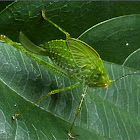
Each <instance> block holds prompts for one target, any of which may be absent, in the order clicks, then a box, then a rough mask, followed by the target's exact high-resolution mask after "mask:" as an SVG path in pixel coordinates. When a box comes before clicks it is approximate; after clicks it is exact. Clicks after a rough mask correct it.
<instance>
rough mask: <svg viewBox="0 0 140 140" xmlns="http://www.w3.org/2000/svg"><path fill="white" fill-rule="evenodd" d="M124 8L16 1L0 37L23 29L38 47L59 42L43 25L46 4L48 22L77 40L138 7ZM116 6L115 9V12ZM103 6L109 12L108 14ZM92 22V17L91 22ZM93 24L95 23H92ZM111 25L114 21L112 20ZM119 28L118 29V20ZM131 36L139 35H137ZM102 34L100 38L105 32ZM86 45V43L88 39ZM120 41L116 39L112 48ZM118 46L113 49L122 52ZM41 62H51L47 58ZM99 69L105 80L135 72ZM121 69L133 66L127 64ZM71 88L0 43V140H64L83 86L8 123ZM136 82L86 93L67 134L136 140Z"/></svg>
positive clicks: (139, 123) (139, 121) (139, 88)
mask: <svg viewBox="0 0 140 140" xmlns="http://www.w3.org/2000/svg"><path fill="white" fill-rule="evenodd" d="M128 3H129V2H128ZM128 3H127V4H126V3H124V2H117V3H116V2H115V3H112V2H109V1H108V2H79V3H78V2H70V1H63V2H62V3H61V2H58V1H57V2H45V1H44V2H43V1H41V2H39V1H36V2H19V1H18V2H14V3H13V4H11V5H10V6H9V7H8V8H7V9H5V10H4V11H3V12H2V13H0V23H1V24H0V33H3V34H6V35H7V36H8V37H10V38H11V39H13V40H15V41H17V40H18V39H17V38H18V32H19V31H20V30H22V31H24V33H25V34H26V35H27V36H29V37H30V39H32V41H33V42H34V43H37V44H40V43H43V42H45V41H47V40H50V39H59V38H62V37H64V36H63V35H62V34H61V33H59V34H57V33H58V32H59V31H57V29H55V28H54V27H53V26H51V25H49V24H48V23H47V22H44V21H42V18H41V15H40V11H41V10H42V8H44V5H47V9H48V11H47V15H48V17H49V18H50V19H52V20H53V21H54V22H56V23H57V24H58V25H60V26H61V27H63V28H64V29H65V30H66V31H68V32H69V33H70V34H71V35H72V37H76V36H78V35H80V34H81V33H82V32H83V31H84V30H85V29H88V27H90V26H92V25H94V24H95V23H96V22H97V21H104V20H105V19H109V18H110V17H114V16H115V15H120V14H124V13H137V11H138V10H139V4H138V3H135V4H134V2H131V4H132V5H131V7H130V8H129V7H128V5H130V4H128ZM115 4H116V5H119V6H120V8H118V7H117V6H116V5H115ZM124 4H125V5H126V7H125V5H124ZM105 5H106V6H105ZM113 5H114V6H115V7H113ZM108 6H110V7H111V11H110V10H109V8H108ZM123 7H125V8H123ZM132 7H133V8H132ZM93 8H94V10H93ZM100 8H103V9H104V10H103V9H102V10H101V9H100ZM127 8H128V11H127ZM131 8H132V9H131ZM116 9H118V12H115V13H113V12H112V10H114V11H115V10H116ZM120 9H122V10H120ZM133 9H135V11H134V10H133ZM137 9H138V10H137ZM101 11H102V12H101ZM105 11H107V12H105ZM93 13H96V14H97V15H98V16H97V15H96V14H95V15H96V16H94V14H93ZM102 13H105V15H106V16H104V15H102ZM100 14H101V16H100ZM7 15H8V16H7ZM78 17H80V18H78ZM91 17H94V18H93V19H91ZM97 17H100V18H97ZM126 17H127V16H126ZM133 18H134V17H133ZM85 19H86V20H85ZM87 19H89V20H87ZM95 19H96V21H95V22H93V20H95ZM114 20H117V18H115V19H114ZM136 20H137V17H136ZM130 21H131V20H130ZM130 21H129V23H130ZM133 21H134V20H133ZM133 21H132V22H133ZM92 22H93V23H92ZM108 22H111V20H109V21H107V22H105V23H104V24H106V25H107V24H109V23H108ZM59 23H60V24H59ZM126 23H127V22H126ZM116 24H117V23H116ZM118 24H120V21H119V22H118ZM83 25H85V26H83ZM106 25H105V26H106ZM131 26H132V24H131ZM107 27H108V26H107ZM98 28H100V26H98ZM121 29H122V28H121ZM99 30H101V29H99ZM122 30H123V29H122ZM117 31H118V30H117V29H116V32H117ZM136 33H137V36H138V35H139V34H138V31H136ZM92 35H93V34H92ZM102 35H104V32H103V33H102ZM132 35H133V34H132ZM49 36H50V37H49ZM116 36H117V37H116V38H120V36H121V34H117V35H116ZM130 36H131V35H130ZM131 37H132V36H131ZM131 37H130V38H131ZM91 38H94V36H91ZM135 39H136V41H137V38H135V37H134V38H133V42H135ZM94 40H95V39H94ZM85 41H86V42H87V41H88V40H85ZM110 41H111V40H110ZM108 42H109V41H108ZM119 42H120V40H118V42H117V43H119ZM126 43H129V42H126ZM104 45H106V44H102V46H104ZM125 45H126V44H125ZM136 45H137V42H136ZM94 46H95V45H94ZM119 47H120V46H119ZM119 47H118V50H121V49H120V48H119ZM94 48H95V47H94ZM137 49H138V48H137ZM134 51H135V50H133V51H132V56H133V54H135V53H134ZM98 52H99V54H100V53H101V52H100V51H98ZM105 53H107V51H105ZM125 53H126V52H124V55H125ZM130 53H131V52H130ZM118 54H119V53H118ZM136 54H137V53H136ZM127 55H128V54H127ZM130 56H131V54H130ZM138 56H139V55H138ZM138 56H137V57H135V59H134V58H133V57H132V59H133V60H135V61H137V59H139V57H138ZM101 57H102V55H101ZM108 57H109V58H110V57H112V58H113V57H114V54H113V53H112V52H111V53H109V55H108ZM41 58H42V59H44V60H46V61H50V60H49V59H48V57H41ZM128 58H129V57H128ZM125 59H126V57H124V58H120V60H121V62H124V61H125V62H128V61H127V59H126V60H125ZM107 60H109V59H107ZM128 60H129V59H128ZM135 61H133V62H135ZM113 62H114V61H113ZM117 63H118V61H117ZM104 64H105V67H106V69H107V72H108V74H109V76H110V79H117V78H119V77H121V76H122V75H125V74H127V73H132V72H134V70H131V69H128V68H124V67H122V66H119V65H116V64H112V63H108V62H104ZM124 64H125V65H126V64H128V63H124ZM126 66H130V67H132V65H131V64H130V65H126ZM135 69H139V67H135ZM74 83H75V81H74V80H73V81H72V80H69V79H64V78H62V77H58V76H56V75H53V74H51V73H50V72H48V71H47V70H46V69H45V68H44V67H42V66H40V65H39V64H38V63H37V62H35V61H34V60H32V59H30V58H29V57H27V56H26V55H25V54H23V53H21V52H19V51H18V50H16V49H14V48H13V47H12V46H10V45H8V44H4V43H0V95H1V98H0V139H20V140H21V139H32V140H33V139H69V137H68V136H67V131H68V130H69V128H70V126H71V123H72V121H73V118H74V116H75V112H76V109H77V106H78V103H79V101H80V97H81V95H82V93H83V85H80V86H79V87H77V88H75V89H72V90H69V91H67V92H62V93H59V94H56V95H52V96H50V97H48V98H46V99H44V100H43V101H41V102H40V103H39V104H38V105H37V106H35V107H33V108H32V109H30V110H29V111H27V112H25V113H24V114H22V115H21V116H19V118H17V119H16V120H12V119H11V116H12V115H13V114H16V113H19V112H20V111H21V110H22V109H24V108H25V107H27V106H28V105H31V103H32V102H34V101H36V100H37V99H39V98H40V97H42V96H43V95H45V94H46V93H48V92H50V91H52V90H54V89H58V88H63V87H66V86H69V85H72V84H74ZM139 83H140V76H139V75H133V76H130V77H127V78H125V79H122V80H120V81H117V82H116V83H114V84H113V85H112V86H110V87H108V88H107V89H104V88H88V92H87V95H86V97H85V101H84V103H83V106H82V110H81V113H80V115H79V116H78V118H77V120H76V124H75V125H76V126H75V127H74V129H73V131H72V134H79V135H80V137H75V139H95V140H97V139H99V140H100V139H106V140H108V139H113V140H114V139H140V133H139V132H140V117H139V115H140V111H139V108H140V104H139V100H140V95H139V93H140V84H139Z"/></svg>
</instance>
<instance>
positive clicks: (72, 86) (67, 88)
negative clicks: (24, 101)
mask: <svg viewBox="0 0 140 140" xmlns="http://www.w3.org/2000/svg"><path fill="white" fill-rule="evenodd" d="M78 85H79V83H76V84H74V85H71V86H68V87H65V88H62V89H56V90H53V91H51V92H49V93H47V94H46V95H44V96H43V97H41V98H40V99H39V100H37V101H36V102H34V103H33V104H31V105H30V106H28V107H26V108H25V109H24V110H22V111H21V112H19V113H18V114H15V115H13V116H12V118H13V119H16V118H17V117H18V116H20V115H21V114H23V113H24V112H25V111H27V110H29V109H30V108H31V107H33V106H34V105H36V104H37V103H39V102H40V101H42V100H43V99H44V98H46V97H47V96H50V95H53V94H56V93H59V92H62V91H66V90H69V89H72V88H75V87H77V86H78Z"/></svg>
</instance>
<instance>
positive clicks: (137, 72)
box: [113, 70, 140, 82]
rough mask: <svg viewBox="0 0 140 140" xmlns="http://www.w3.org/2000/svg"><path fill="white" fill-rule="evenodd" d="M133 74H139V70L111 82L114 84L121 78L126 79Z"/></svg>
mask: <svg viewBox="0 0 140 140" xmlns="http://www.w3.org/2000/svg"><path fill="white" fill-rule="evenodd" d="M135 74H140V70H139V71H135V72H133V73H129V74H126V75H123V76H121V77H119V78H118V79H116V80H114V81H113V82H116V81H118V80H121V79H123V78H126V77H128V76H131V75H135Z"/></svg>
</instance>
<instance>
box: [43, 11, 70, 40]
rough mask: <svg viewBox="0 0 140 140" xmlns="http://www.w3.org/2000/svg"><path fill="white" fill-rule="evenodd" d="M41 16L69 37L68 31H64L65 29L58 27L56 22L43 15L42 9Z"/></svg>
mask: <svg viewBox="0 0 140 140" xmlns="http://www.w3.org/2000/svg"><path fill="white" fill-rule="evenodd" d="M42 17H43V18H44V19H45V20H47V21H48V22H49V23H51V24H52V25H54V26H55V27H56V28H57V29H59V30H60V31H61V32H62V33H64V34H65V35H66V38H70V34H69V33H68V32H66V31H65V30H63V29H62V28H61V27H59V26H58V25H57V24H55V23H54V22H53V21H51V20H50V19H48V18H47V17H46V16H45V10H42Z"/></svg>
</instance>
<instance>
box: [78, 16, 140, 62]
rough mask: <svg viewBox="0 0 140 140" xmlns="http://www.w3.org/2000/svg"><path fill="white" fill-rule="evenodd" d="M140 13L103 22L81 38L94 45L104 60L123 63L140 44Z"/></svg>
mask: <svg viewBox="0 0 140 140" xmlns="http://www.w3.org/2000/svg"><path fill="white" fill-rule="evenodd" d="M139 23H140V15H128V16H122V17H118V18H113V19H110V20H108V21H105V22H102V23H100V24H98V25H95V26H93V27H92V28H90V29H88V30H87V31H85V32H84V33H83V34H82V35H81V36H80V37H79V39H81V40H83V41H86V43H88V44H90V45H91V46H93V47H94V48H95V49H96V50H97V51H98V53H99V54H100V55H101V57H102V58H103V59H104V60H107V61H110V62H115V63H119V64H122V63H123V62H124V61H125V59H126V58H127V56H128V55H130V54H131V53H132V52H134V51H135V50H137V49H138V48H139V46H140V41H139V39H140V24H139Z"/></svg>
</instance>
